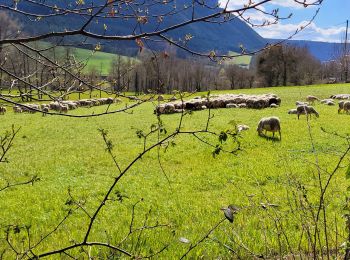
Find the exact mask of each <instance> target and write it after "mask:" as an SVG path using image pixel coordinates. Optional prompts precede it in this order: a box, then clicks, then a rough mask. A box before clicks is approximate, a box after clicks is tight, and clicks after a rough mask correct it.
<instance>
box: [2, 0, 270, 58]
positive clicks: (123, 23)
mask: <svg viewBox="0 0 350 260" xmlns="http://www.w3.org/2000/svg"><path fill="white" fill-rule="evenodd" d="M139 1H140V2H141V1H142V2H143V1H144V0H139ZM4 2H5V3H6V2H7V3H8V4H13V3H14V1H13V0H4ZM40 2H43V1H40ZM75 2H76V1H68V0H63V1H53V0H46V1H44V2H43V3H45V4H46V5H50V4H51V5H57V6H58V7H67V6H72V5H74V4H75ZM134 2H135V1H134ZM176 3H177V9H180V8H182V7H184V6H185V5H189V4H191V3H192V0H177V1H176ZM91 4H92V2H91V0H85V6H86V7H88V6H90V5H91ZM208 4H210V5H211V6H215V4H217V0H210V1H208ZM141 6H142V5H141ZM17 8H18V9H19V10H21V11H25V12H28V13H40V14H52V13H54V12H55V10H53V9H52V8H47V7H45V6H43V5H35V4H32V3H30V2H29V1H19V2H18V5H17ZM171 8H172V5H171V4H167V5H155V6H153V7H152V6H150V7H149V8H148V10H147V11H148V13H149V14H150V15H152V14H165V13H167V12H168V11H169V10H170V9H171ZM125 12H126V13H128V12H131V10H125ZM213 12H214V10H209V9H208V8H204V7H200V6H198V8H197V9H196V11H195V17H201V16H205V15H208V14H209V13H213ZM191 16H192V9H188V10H186V11H184V12H181V13H179V14H176V15H169V16H164V18H163V22H162V23H160V24H159V23H158V17H154V18H150V19H149V21H148V23H147V24H146V25H144V26H143V28H142V31H143V32H147V31H152V30H154V29H155V28H159V29H162V28H166V27H168V26H170V25H174V24H178V23H181V22H184V21H187V20H189V19H191ZM16 18H17V19H19V20H20V21H21V23H22V25H23V29H24V30H25V31H26V32H27V33H29V34H43V33H47V32H51V31H62V30H64V29H68V30H69V29H77V28H79V27H80V26H81V25H83V24H84V23H85V22H86V19H84V18H82V16H80V15H79V14H73V13H70V14H66V15H64V16H57V17H49V18H45V19H41V20H40V21H35V19H28V17H26V16H24V15H20V14H16ZM104 25H106V26H107V32H106V34H108V35H116V34H118V35H128V34H130V33H131V32H132V31H133V30H134V29H135V32H136V33H137V32H140V28H139V27H138V26H136V25H137V23H136V21H135V19H128V20H120V19H118V20H117V19H113V17H111V18H109V19H103V18H101V19H99V21H98V23H96V22H94V23H92V24H91V25H90V26H89V27H88V28H87V30H89V31H91V32H95V33H100V34H103V33H104ZM186 34H190V35H192V37H193V38H192V40H191V41H189V43H188V47H190V48H192V49H194V50H196V51H200V52H209V51H211V50H215V51H216V52H217V53H221V54H226V53H228V51H235V52H240V46H241V45H243V46H244V48H246V49H247V50H249V51H254V50H257V49H259V48H261V47H262V46H264V45H265V44H266V43H267V42H266V40H265V39H264V38H262V37H261V36H260V35H259V34H258V33H256V32H255V31H254V30H253V29H252V28H250V27H249V26H248V25H247V24H246V23H245V22H243V21H241V20H240V19H238V18H236V19H233V20H232V21H230V22H227V23H223V24H219V23H208V22H198V23H194V24H189V25H187V26H185V27H182V28H179V29H176V30H174V31H172V32H169V33H167V34H166V35H167V36H169V37H171V38H172V39H174V40H178V39H184V37H185V35H186ZM79 39H82V38H79ZM96 42H97V40H93V41H92V42H91V43H92V44H94V43H96ZM150 45H151V46H145V47H150V48H153V49H156V50H157V49H164V48H167V47H168V45H164V44H163V45H162V44H158V43H155V42H152V43H151V44H150ZM116 49H117V50H116ZM124 49H128V50H134V51H135V52H136V51H137V46H136V44H135V42H134V41H131V42H121V41H120V42H118V43H116V42H104V48H103V50H104V51H109V52H115V51H117V52H123V51H122V50H124Z"/></svg>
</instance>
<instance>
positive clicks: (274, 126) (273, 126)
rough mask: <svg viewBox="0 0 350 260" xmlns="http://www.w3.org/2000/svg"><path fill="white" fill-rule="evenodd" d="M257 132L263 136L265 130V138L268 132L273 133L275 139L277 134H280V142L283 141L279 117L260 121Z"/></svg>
mask: <svg viewBox="0 0 350 260" xmlns="http://www.w3.org/2000/svg"><path fill="white" fill-rule="evenodd" d="M256 130H257V131H258V134H259V135H260V136H261V135H262V132H263V130H264V131H265V136H266V132H267V131H269V132H272V136H273V137H275V132H278V133H279V135H280V140H282V135H281V123H280V119H279V118H278V117H275V116H272V117H264V118H262V119H260V121H259V124H258V128H257V129H256Z"/></svg>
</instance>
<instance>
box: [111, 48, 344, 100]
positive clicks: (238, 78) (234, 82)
mask: <svg viewBox="0 0 350 260" xmlns="http://www.w3.org/2000/svg"><path fill="white" fill-rule="evenodd" d="M144 52H145V51H144ZM155 55H156V56H154V55H153V54H147V53H142V54H141V55H140V56H139V60H140V61H139V62H137V63H132V62H130V60H125V59H124V60H123V59H121V58H120V57H118V58H116V59H115V61H113V66H112V69H111V72H110V74H109V81H110V82H114V87H113V88H114V90H116V91H135V92H136V93H140V92H142V93H145V92H148V91H153V92H157V93H170V92H171V91H173V90H180V91H189V92H193V91H206V90H209V89H216V90H217V89H240V88H254V87H270V86H288V85H311V84H315V83H326V82H327V81H328V80H329V79H330V78H333V77H335V78H337V79H340V78H341V76H340V74H341V73H342V70H341V68H340V67H339V66H337V64H339V62H338V61H333V62H327V63H321V62H320V61H319V60H317V59H316V58H315V57H313V56H312V55H311V54H310V52H309V50H308V49H307V48H306V47H297V46H293V45H287V44H285V45H282V44H281V45H277V46H274V47H271V48H269V49H267V50H265V51H262V52H261V53H260V54H258V55H257V56H255V57H253V59H252V62H251V65H250V67H249V68H245V67H241V66H239V65H235V64H232V63H229V62H230V61H224V62H222V63H221V64H218V63H214V62H210V61H208V60H206V59H201V58H193V59H186V60H185V59H180V58H177V57H176V55H173V54H169V53H167V52H162V53H157V54H155Z"/></svg>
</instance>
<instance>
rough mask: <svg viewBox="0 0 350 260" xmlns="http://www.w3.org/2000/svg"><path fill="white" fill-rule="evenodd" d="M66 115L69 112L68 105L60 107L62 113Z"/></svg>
mask: <svg viewBox="0 0 350 260" xmlns="http://www.w3.org/2000/svg"><path fill="white" fill-rule="evenodd" d="M62 112H63V113H66V114H67V112H68V106H67V105H62V104H61V105H60V113H62Z"/></svg>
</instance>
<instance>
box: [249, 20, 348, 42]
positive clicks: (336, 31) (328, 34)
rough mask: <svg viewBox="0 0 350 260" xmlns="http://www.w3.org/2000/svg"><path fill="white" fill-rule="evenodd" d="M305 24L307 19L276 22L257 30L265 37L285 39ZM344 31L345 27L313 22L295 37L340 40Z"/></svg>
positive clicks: (327, 40)
mask: <svg viewBox="0 0 350 260" xmlns="http://www.w3.org/2000/svg"><path fill="white" fill-rule="evenodd" d="M305 24H307V22H306V21H303V22H300V23H298V24H291V23H289V24H276V25H271V26H268V27H263V28H257V29H256V31H257V32H258V33H259V34H260V35H261V36H263V37H264V38H274V39H285V38H287V37H289V36H290V35H292V34H293V33H294V32H295V31H296V30H297V29H300V27H301V26H304V25H305ZM344 33H345V27H334V26H333V27H329V28H321V27H318V26H317V25H316V24H315V23H311V24H310V25H309V26H308V27H306V28H305V29H304V30H302V31H301V32H299V33H298V34H297V35H296V36H294V37H293V39H299V40H313V41H325V42H340V41H341V40H342V36H343V35H344Z"/></svg>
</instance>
